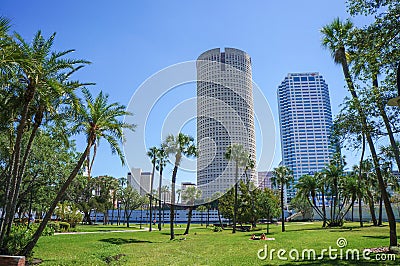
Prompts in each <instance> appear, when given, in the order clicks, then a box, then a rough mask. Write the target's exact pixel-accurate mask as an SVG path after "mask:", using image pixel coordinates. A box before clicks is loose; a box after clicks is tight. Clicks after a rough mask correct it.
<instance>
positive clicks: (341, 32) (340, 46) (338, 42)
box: [321, 18, 397, 246]
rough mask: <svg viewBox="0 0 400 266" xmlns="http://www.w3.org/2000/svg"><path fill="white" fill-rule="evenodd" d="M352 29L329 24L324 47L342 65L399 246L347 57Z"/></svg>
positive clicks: (342, 24)
mask: <svg viewBox="0 0 400 266" xmlns="http://www.w3.org/2000/svg"><path fill="white" fill-rule="evenodd" d="M352 29H353V24H352V23H351V22H350V21H349V20H346V21H345V22H342V21H341V20H340V19H339V18H336V19H335V20H334V21H333V22H332V23H331V24H328V25H326V26H324V27H323V28H322V29H321V33H322V34H323V39H322V45H323V46H324V47H326V48H327V49H328V50H329V51H330V52H331V55H332V57H333V59H334V62H335V63H337V64H341V65H342V70H343V74H344V77H345V80H346V83H347V87H348V90H349V91H350V94H351V96H352V99H353V102H354V106H355V108H356V109H357V111H358V114H359V116H360V120H361V121H360V122H361V124H362V133H363V134H365V137H366V139H367V142H368V145H369V148H370V151H371V155H372V160H373V163H374V168H375V172H376V175H377V179H378V183H379V188H380V190H381V191H382V198H383V201H384V204H385V209H386V213H387V217H388V221H389V230H390V246H397V233H396V219H395V216H394V213H393V209H392V206H391V204H390V199H389V195H388V193H387V191H386V187H385V182H384V180H383V177H382V173H381V169H380V163H379V158H378V155H377V152H376V149H375V146H374V142H373V139H372V136H371V132H370V129H369V126H368V123H367V117H366V114H365V112H364V109H363V107H362V106H361V103H360V100H359V98H358V95H357V92H356V89H355V86H354V84H353V80H352V77H351V75H350V70H349V65H348V61H347V57H346V46H347V45H348V41H349V39H350V36H351V33H352Z"/></svg>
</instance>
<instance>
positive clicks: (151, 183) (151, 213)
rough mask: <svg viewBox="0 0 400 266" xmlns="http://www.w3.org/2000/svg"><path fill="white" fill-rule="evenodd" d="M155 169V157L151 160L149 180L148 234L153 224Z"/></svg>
mask: <svg viewBox="0 0 400 266" xmlns="http://www.w3.org/2000/svg"><path fill="white" fill-rule="evenodd" d="M155 168H156V160H155V155H154V158H153V170H152V172H151V179H150V194H149V195H150V196H149V197H150V227H149V232H151V231H152V224H153V205H152V203H153V181H154V170H155Z"/></svg>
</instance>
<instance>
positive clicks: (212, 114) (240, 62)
mask: <svg viewBox="0 0 400 266" xmlns="http://www.w3.org/2000/svg"><path fill="white" fill-rule="evenodd" d="M196 66H197V145H198V148H199V156H198V159H197V186H198V188H199V189H201V190H202V197H203V198H204V199H207V198H211V197H212V196H213V195H214V194H215V193H216V192H224V191H226V190H227V189H229V188H231V187H232V186H233V185H234V183H235V166H234V163H232V162H228V161H227V160H226V159H225V158H224V154H225V152H226V151H227V148H228V146H230V145H232V144H241V145H243V147H244V148H245V149H246V150H247V151H248V152H249V154H250V157H251V159H253V160H255V159H256V143H255V129H254V107H253V87H252V74H251V58H250V56H249V55H248V54H247V53H245V52H244V51H241V50H238V49H234V48H225V50H224V51H221V50H220V49H219V48H216V49H212V50H209V51H206V52H204V53H203V54H201V55H200V56H199V58H198V59H197V64H196ZM241 170H242V171H241V173H240V177H239V178H244V176H245V174H244V173H243V168H241ZM247 174H248V176H249V178H251V179H252V180H253V181H254V182H255V184H256V185H257V178H256V174H255V170H252V171H249V172H248V173H247Z"/></svg>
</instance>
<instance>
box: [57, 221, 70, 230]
mask: <svg viewBox="0 0 400 266" xmlns="http://www.w3.org/2000/svg"><path fill="white" fill-rule="evenodd" d="M59 225H60V231H61V232H68V231H69V228H70V224H69V223H67V222H59Z"/></svg>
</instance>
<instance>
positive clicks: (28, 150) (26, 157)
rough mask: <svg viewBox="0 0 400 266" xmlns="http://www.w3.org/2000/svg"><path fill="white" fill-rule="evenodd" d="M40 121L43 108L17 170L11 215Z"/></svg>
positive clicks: (39, 111) (13, 211)
mask: <svg viewBox="0 0 400 266" xmlns="http://www.w3.org/2000/svg"><path fill="white" fill-rule="evenodd" d="M42 119H43V107H41V108H39V110H38V112H37V113H36V114H35V123H34V125H33V128H32V132H31V135H30V136H29V140H28V144H27V146H26V149H25V153H24V157H23V158H22V161H21V164H20V168H19V170H18V175H17V182H16V185H15V191H14V195H13V197H12V203H11V213H15V210H16V207H17V200H18V196H19V191H20V187H21V183H22V178H23V175H24V172H25V166H26V161H27V160H28V157H29V154H30V151H31V148H32V144H33V141H34V139H35V137H36V133H37V131H38V129H39V126H40V125H41V124H42ZM11 225H12V223H9V227H8V228H7V231H6V235H8V234H9V233H10V231H11Z"/></svg>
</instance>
